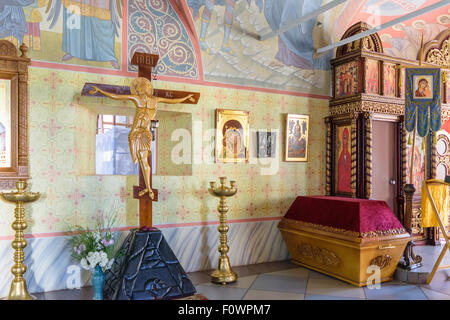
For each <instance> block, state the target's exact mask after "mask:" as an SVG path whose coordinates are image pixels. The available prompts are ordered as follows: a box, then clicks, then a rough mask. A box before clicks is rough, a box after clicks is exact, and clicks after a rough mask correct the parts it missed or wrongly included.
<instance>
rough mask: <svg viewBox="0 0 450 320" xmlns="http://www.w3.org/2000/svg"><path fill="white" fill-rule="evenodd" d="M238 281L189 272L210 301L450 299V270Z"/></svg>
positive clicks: (255, 271)
mask: <svg viewBox="0 0 450 320" xmlns="http://www.w3.org/2000/svg"><path fill="white" fill-rule="evenodd" d="M233 270H234V271H235V272H236V273H237V274H238V276H239V278H238V281H237V282H236V283H233V284H230V285H225V286H224V285H216V284H213V283H211V282H210V276H209V274H210V272H211V271H200V272H194V273H189V274H188V276H189V278H190V279H191V281H192V282H193V284H194V285H195V287H196V288H197V292H198V293H201V294H203V295H204V296H206V297H207V298H208V299H210V300H365V299H369V300H379V299H381V300H428V299H431V300H450V280H449V279H448V278H449V276H450V270H440V271H438V273H437V274H436V276H435V278H434V280H433V282H432V283H431V284H430V285H413V284H408V283H403V282H400V281H392V282H389V283H382V284H381V285H380V286H381V288H380V289H369V288H367V287H365V288H358V287H355V286H352V285H350V284H347V283H345V282H343V281H340V280H337V279H335V278H332V277H329V276H326V275H323V274H321V273H318V272H315V271H312V270H308V269H305V268H302V267H299V266H297V265H295V264H293V263H291V262H289V261H280V262H269V263H263V264H256V265H249V266H242V267H234V268H233ZM34 295H35V296H36V297H37V298H38V299H43V300H90V299H91V298H92V288H91V287H87V288H82V289H80V290H61V291H53V292H45V293H38V294H34Z"/></svg>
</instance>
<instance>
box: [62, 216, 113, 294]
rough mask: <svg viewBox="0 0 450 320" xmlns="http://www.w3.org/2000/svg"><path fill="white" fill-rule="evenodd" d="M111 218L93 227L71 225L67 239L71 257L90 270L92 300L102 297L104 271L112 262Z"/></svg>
mask: <svg viewBox="0 0 450 320" xmlns="http://www.w3.org/2000/svg"><path fill="white" fill-rule="evenodd" d="M112 225H113V219H109V220H107V223H106V226H105V223H97V225H96V227H95V228H94V229H88V228H83V227H81V226H73V227H71V228H70V233H71V235H72V238H71V239H70V240H69V243H70V248H71V253H72V257H73V258H75V259H76V260H77V261H79V262H80V265H81V267H82V268H83V269H85V270H92V278H91V281H92V284H93V286H94V300H102V299H103V284H104V281H105V273H104V272H105V271H106V270H108V269H110V268H111V266H112V264H113V263H114V258H113V257H114V251H115V250H114V247H115V246H114V243H115V241H114V235H113V232H112V230H111V226H112Z"/></svg>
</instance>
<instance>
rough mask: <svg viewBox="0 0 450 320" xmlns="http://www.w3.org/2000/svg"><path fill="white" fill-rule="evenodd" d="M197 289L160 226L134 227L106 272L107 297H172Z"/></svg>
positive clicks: (140, 298)
mask: <svg viewBox="0 0 450 320" xmlns="http://www.w3.org/2000/svg"><path fill="white" fill-rule="evenodd" d="M195 293H196V290H195V288H194V286H193V285H192V282H191V280H189V278H188V277H187V275H186V273H185V272H184V269H183V267H182V266H181V265H180V263H179V262H178V259H177V257H176V256H175V255H174V253H173V251H172V250H171V249H170V247H169V245H168V243H167V242H166V240H165V239H164V236H163V234H162V233H161V230H158V229H156V228H154V229H151V230H149V231H142V230H138V229H133V230H131V231H130V234H129V235H128V236H127V238H126V239H125V241H124V242H123V244H122V247H121V249H120V250H119V251H118V253H117V254H116V257H115V261H114V264H113V266H112V267H111V269H110V270H108V271H107V272H106V280H105V286H104V292H103V295H104V298H105V299H109V300H155V299H174V298H180V297H186V296H190V295H193V294H195Z"/></svg>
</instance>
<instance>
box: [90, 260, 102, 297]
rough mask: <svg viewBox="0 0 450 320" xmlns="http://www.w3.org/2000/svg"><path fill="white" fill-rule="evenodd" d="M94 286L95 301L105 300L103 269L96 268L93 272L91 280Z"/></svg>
mask: <svg viewBox="0 0 450 320" xmlns="http://www.w3.org/2000/svg"><path fill="white" fill-rule="evenodd" d="M91 282H92V285H93V286H94V297H93V298H92V299H93V300H103V285H104V283H105V273H104V272H103V270H102V267H100V266H96V267H95V269H94V271H93V272H92V278H91Z"/></svg>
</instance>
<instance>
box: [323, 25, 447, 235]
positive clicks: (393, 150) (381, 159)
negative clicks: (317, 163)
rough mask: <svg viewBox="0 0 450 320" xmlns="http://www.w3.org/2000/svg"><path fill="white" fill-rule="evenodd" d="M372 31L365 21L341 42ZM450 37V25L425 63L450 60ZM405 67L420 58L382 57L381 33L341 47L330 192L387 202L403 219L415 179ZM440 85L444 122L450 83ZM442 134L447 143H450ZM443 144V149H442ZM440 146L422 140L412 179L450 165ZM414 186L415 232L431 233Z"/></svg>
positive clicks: (330, 131)
mask: <svg viewBox="0 0 450 320" xmlns="http://www.w3.org/2000/svg"><path fill="white" fill-rule="evenodd" d="M370 28H371V27H370V26H369V25H367V24H366V23H363V22H360V23H357V24H355V25H353V26H352V27H350V28H349V29H348V30H347V31H346V32H345V34H344V35H343V37H342V39H345V38H348V37H351V36H353V35H355V34H357V33H360V32H364V31H366V30H368V29H370ZM449 37H450V31H448V30H446V31H444V32H443V33H442V34H441V35H439V36H438V38H436V40H434V41H431V42H430V43H428V44H426V45H425V46H424V49H425V51H424V59H425V62H427V63H436V64H439V63H447V65H448V61H449V58H448V42H449ZM445 55H446V56H445ZM404 64H408V65H419V62H418V61H411V60H405V59H401V58H396V57H390V56H388V55H386V54H384V53H383V46H382V42H381V39H380V37H379V36H378V34H376V33H375V34H372V35H370V36H367V37H365V38H363V39H360V40H357V41H354V42H352V43H349V44H347V45H343V46H341V47H339V48H337V50H336V58H335V59H333V60H332V61H331V65H332V98H331V99H330V102H329V106H330V108H329V115H328V117H326V119H325V123H326V130H327V132H326V194H327V195H340V196H348V197H354V198H367V199H376V200H385V201H387V202H388V203H390V204H391V207H392V209H393V211H394V212H395V213H396V214H397V216H398V217H399V219H400V220H401V221H402V219H403V212H404V201H405V199H404V192H403V187H404V185H405V184H406V183H409V170H407V169H408V166H409V159H410V158H409V157H408V156H407V155H408V154H410V152H411V151H412V150H411V146H410V145H408V143H407V142H408V138H409V134H408V133H407V132H406V130H405V129H404V94H405V93H404V84H405V79H404V78H405V75H404V69H402V68H401V67H400V66H401V65H404ZM442 78H443V79H445V77H442ZM447 78H448V79H449V78H450V74H449V75H448V76H447ZM442 89H443V91H444V93H443V94H442V96H443V101H442V120H443V121H446V120H447V119H448V118H449V117H450V112H449V110H450V106H449V104H448V102H449V100H450V99H449V98H450V93H449V92H450V86H449V83H448V82H447V83H443V84H442ZM443 134H444V133H441V136H442V137H441V140H445V138H444V137H443ZM438 141H439V140H438ZM445 141H447V140H445ZM441 144H443V143H442V142H439V146H438V147H439V148H441V149H442V146H441ZM447 146H448V144H447ZM436 147H437V146H436V142H433V139H432V137H430V136H428V138H426V139H425V140H424V141H423V143H419V144H418V145H417V148H419V151H420V154H421V158H420V161H422V162H420V161H418V162H417V163H416V165H417V168H414V169H415V171H414V174H413V176H415V175H417V176H418V177H419V178H418V179H417V180H418V184H420V183H421V181H423V180H424V179H428V178H434V177H435V176H436V168H437V167H438V166H439V167H438V170H440V171H442V170H443V169H445V170H449V169H448V168H450V164H449V163H448V156H447V157H445V156H444V157H443V156H439V155H438V153H437V151H438V150H437V149H436ZM447 154H448V151H447ZM440 171H439V172H440ZM447 172H448V171H447ZM447 174H448V173H447ZM420 177H423V178H420ZM416 189H417V191H416V194H415V197H414V201H415V208H416V209H415V216H414V217H413V221H415V222H414V223H415V225H416V228H415V231H416V233H417V236H418V237H419V238H425V237H426V234H425V232H424V230H423V229H422V228H421V227H420V192H421V190H420V186H418V187H416ZM389 195H390V197H391V198H389Z"/></svg>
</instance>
